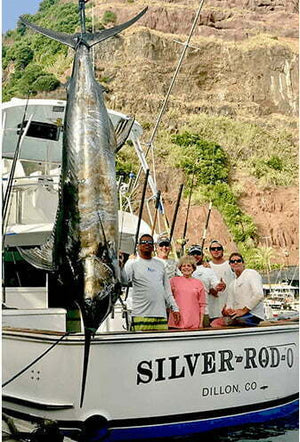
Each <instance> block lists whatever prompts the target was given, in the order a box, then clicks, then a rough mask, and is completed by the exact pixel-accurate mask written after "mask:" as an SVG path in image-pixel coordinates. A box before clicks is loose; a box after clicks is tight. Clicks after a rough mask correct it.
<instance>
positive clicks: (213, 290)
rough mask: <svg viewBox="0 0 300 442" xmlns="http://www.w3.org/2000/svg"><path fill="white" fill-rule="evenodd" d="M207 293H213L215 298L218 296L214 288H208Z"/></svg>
mask: <svg viewBox="0 0 300 442" xmlns="http://www.w3.org/2000/svg"><path fill="white" fill-rule="evenodd" d="M209 294H210V295H213V296H214V297H215V298H218V296H219V295H218V292H217V290H216V289H210V290H209Z"/></svg>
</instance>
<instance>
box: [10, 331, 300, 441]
mask: <svg viewBox="0 0 300 442" xmlns="http://www.w3.org/2000/svg"><path fill="white" fill-rule="evenodd" d="M59 337H61V335H58V334H56V335H54V334H51V333H40V332H26V331H24V330H23V331H13V330H11V331H8V330H7V331H4V337H3V350H2V352H3V376H2V378H3V381H4V382H6V381H7V380H9V379H10V378H12V376H14V375H15V374H16V373H18V372H19V371H20V370H22V369H23V368H24V367H25V366H26V365H27V364H29V363H30V362H31V361H33V360H34V359H35V358H37V357H38V356H39V355H40V354H42V353H43V352H44V351H45V350H46V349H47V348H49V347H50V346H51V344H53V343H54V342H55V341H57V340H58V339H59ZM82 358H83V336H82V335H79V334H75V335H72V336H67V337H65V338H64V339H63V340H62V341H61V342H60V343H59V344H58V345H57V346H55V347H54V348H53V349H52V350H51V351H49V353H47V355H46V356H44V357H43V358H42V359H40V360H39V361H38V362H37V363H36V364H35V365H34V366H33V367H31V368H30V369H29V370H27V371H26V372H24V373H23V374H22V375H21V376H19V377H18V378H17V379H15V380H14V381H12V382H11V383H9V384H8V385H7V386H6V387H5V388H4V390H3V394H4V396H3V409H4V410H5V411H6V412H8V413H11V414H15V415H17V416H19V417H20V418H24V417H25V418H26V417H30V419H34V418H35V419H40V418H43V419H45V418H47V419H52V420H56V421H58V422H59V424H60V427H61V428H63V429H65V430H67V429H69V430H71V429H72V430H74V429H76V428H77V429H80V428H82V425H83V423H84V422H89V421H90V420H91V421H93V422H94V424H95V422H96V429H95V431H104V430H105V431H108V432H109V438H110V440H134V439H141V438H155V437H167V436H172V435H183V434H190V433H197V432H201V431H208V430H212V429H214V428H218V427H224V426H233V425H238V424H242V423H245V422H263V421H266V420H270V419H272V418H276V417H278V416H280V415H285V414H288V413H290V412H292V411H293V410H295V409H296V407H297V403H298V327H297V325H295V324H290V325H278V326H267V327H256V328H247V329H246V328H245V329H226V330H199V331H191V332H190V331H181V332H177V331H174V332H171V331H168V332H160V333H157V332H156V333H154V332H153V333H152V332H149V333H145V332H143V333H128V332H124V333H108V334H97V335H96V337H95V339H94V340H93V342H92V345H91V354H90V363H89V369H88V380H87V386H86V393H85V401H84V404H83V407H82V408H80V407H79V396H80V384H81V375H82ZM89 418H92V419H89Z"/></svg>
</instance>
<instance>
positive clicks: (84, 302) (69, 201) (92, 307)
mask: <svg viewBox="0 0 300 442" xmlns="http://www.w3.org/2000/svg"><path fill="white" fill-rule="evenodd" d="M79 6H81V11H80V12H81V28H82V31H83V32H81V33H80V34H74V35H69V34H64V33H59V32H54V31H51V30H48V29H44V28H41V27H39V26H37V25H35V24H32V23H29V22H27V21H26V20H23V22H24V23H25V24H26V25H27V26H29V27H31V28H32V29H34V30H35V31H37V32H40V33H42V34H44V35H46V36H48V37H50V38H52V39H55V40H58V41H60V42H61V43H64V44H66V45H68V46H70V47H72V48H73V49H74V50H75V58H74V63H73V72H72V77H71V80H70V82H69V85H68V91H67V107H66V115H65V124H64V135H63V155H62V172H61V182H60V197H59V205H58V211H57V216H56V223H55V227H54V230H53V233H52V236H51V237H50V238H49V240H48V241H47V243H46V244H44V245H43V246H42V247H41V248H34V249H30V250H28V249H27V250H24V249H23V250H22V249H20V253H21V254H22V255H23V257H24V258H25V259H26V260H27V261H28V262H30V263H31V264H32V265H34V266H35V267H38V268H43V269H45V270H48V271H54V272H56V273H57V275H58V279H59V280H60V281H61V284H62V285H63V288H64V290H66V291H68V292H69V293H72V294H73V297H74V300H75V302H76V303H77V304H78V305H79V307H80V310H81V313H82V318H83V323H84V328H85V337H86V340H85V358H84V372H83V382H82V396H81V405H82V402H83V395H84V388H85V379H86V372H87V365H88V356H89V348H90V339H91V336H92V335H93V334H94V333H95V332H96V330H97V328H98V327H99V325H100V324H101V322H102V321H103V320H104V319H105V318H106V317H107V315H108V314H109V313H110V311H111V308H112V306H113V304H114V302H115V301H116V300H117V298H118V296H119V295H120V287H121V285H120V281H119V266H118V199H117V184H116V173H115V153H116V151H117V150H118V149H119V148H120V147H121V145H122V144H124V142H125V141H126V138H127V137H128V135H129V132H130V129H131V126H132V124H133V120H131V121H130V120H128V123H129V124H127V123H126V124H125V125H124V124H122V127H121V128H120V130H118V129H117V134H116V133H115V130H114V127H113V125H112V123H111V121H110V118H109V116H108V113H107V110H106V107H105V104H104V99H103V92H104V91H105V89H104V88H103V87H102V86H101V85H100V84H99V83H97V81H96V80H95V77H94V72H93V66H92V62H91V59H90V54H89V51H90V48H91V46H93V45H95V44H97V43H99V42H101V41H103V40H105V39H107V38H109V37H112V36H114V35H116V34H118V33H119V32H120V31H122V30H123V29H125V28H127V27H128V26H130V25H131V24H133V23H134V22H135V21H136V20H138V19H139V18H140V17H141V16H142V15H143V14H144V13H145V12H146V9H144V10H143V11H142V12H141V13H140V14H138V15H137V16H136V17H134V18H133V19H131V20H130V21H128V22H126V23H124V24H122V25H119V26H115V27H114V28H111V29H106V30H103V31H101V32H99V33H95V34H89V33H86V32H85V17H84V9H83V8H84V2H82V1H79ZM116 135H117V136H116Z"/></svg>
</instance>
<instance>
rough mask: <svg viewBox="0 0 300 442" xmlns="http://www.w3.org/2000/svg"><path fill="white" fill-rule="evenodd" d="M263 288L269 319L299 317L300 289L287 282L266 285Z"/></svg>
mask: <svg viewBox="0 0 300 442" xmlns="http://www.w3.org/2000/svg"><path fill="white" fill-rule="evenodd" d="M263 287H264V294H265V301H264V304H265V310H266V312H267V314H268V315H267V317H268V319H270V318H280V319H283V318H286V319H288V318H291V317H293V318H296V317H297V316H298V317H299V287H296V286H294V285H291V284H288V283H286V282H281V283H275V284H273V283H270V284H264V285H263Z"/></svg>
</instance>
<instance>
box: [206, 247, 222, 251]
mask: <svg viewBox="0 0 300 442" xmlns="http://www.w3.org/2000/svg"><path fill="white" fill-rule="evenodd" d="M209 250H213V251H216V250H218V251H220V250H223V247H211V248H210V249H209Z"/></svg>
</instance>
